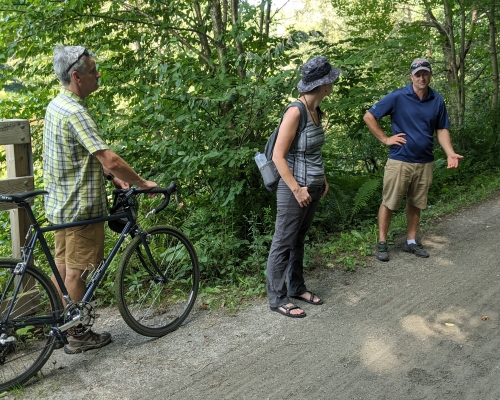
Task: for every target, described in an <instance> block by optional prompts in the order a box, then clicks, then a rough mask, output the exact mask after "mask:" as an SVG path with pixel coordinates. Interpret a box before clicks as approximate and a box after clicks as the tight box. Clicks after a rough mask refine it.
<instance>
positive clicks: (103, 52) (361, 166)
mask: <svg viewBox="0 0 500 400" xmlns="http://www.w3.org/2000/svg"><path fill="white" fill-rule="evenodd" d="M423 3H424V2H420V1H389V0H384V1H375V0H369V1H368V2H367V1H359V0H355V1H352V0H349V1H347V0H332V2H331V4H332V5H333V7H334V10H335V15H339V16H342V19H340V18H339V19H336V20H335V21H325V19H324V18H323V19H322V22H321V24H322V25H321V26H318V29H311V27H310V26H309V25H308V26H307V27H306V28H307V32H305V31H306V29H304V27H302V26H299V23H295V24H294V26H290V27H288V28H289V29H288V33H287V34H286V35H283V36H279V35H278V34H277V33H275V34H273V35H271V36H266V35H265V34H263V33H262V32H264V31H265V29H262V30H261V27H260V26H259V24H260V12H261V8H260V7H258V6H257V7H255V6H252V5H249V4H248V3H247V2H245V1H243V2H240V4H239V15H238V19H237V22H236V23H235V24H232V22H231V18H227V19H223V21H225V22H223V21H221V25H220V26H216V24H214V23H213V19H212V14H211V12H212V10H213V9H212V7H213V6H214V4H217V2H212V1H208V0H205V1H200V2H198V3H197V2H192V1H186V0H180V1H178V2H165V1H164V2H158V1H155V0H145V1H142V2H133V3H127V2H96V1H92V0H67V1H64V2H46V1H42V0H34V1H30V2H24V1H14V0H4V1H3V2H2V4H1V5H0V20H1V21H2V23H1V24H0V45H1V46H2V49H4V51H3V52H0V66H1V69H0V89H2V88H3V89H4V90H3V91H2V93H1V96H0V118H28V119H29V120H30V121H32V136H33V149H34V161H35V171H37V172H36V173H37V180H36V187H37V188H39V187H41V185H42V183H41V180H40V174H41V172H40V171H41V147H42V146H41V139H42V128H43V116H44V113H45V108H46V106H47V104H48V102H49V101H50V100H51V99H52V98H53V97H54V96H55V95H56V94H57V92H58V90H59V83H58V81H57V79H56V77H55V76H54V73H53V71H52V51H53V48H54V46H55V44H56V43H60V42H62V43H65V44H68V45H84V46H87V47H88V48H89V49H90V50H92V51H94V52H95V53H96V60H97V63H98V68H99V71H100V73H101V79H100V83H101V88H100V89H99V91H98V92H96V93H94V94H92V95H91V96H90V97H89V98H88V99H87V103H88V105H89V108H90V110H91V112H92V114H93V115H94V116H95V119H96V121H97V123H98V125H99V127H100V129H101V131H102V134H103V137H104V138H105V139H106V140H107V141H108V143H110V145H111V147H112V148H113V149H114V150H115V151H116V152H117V153H118V154H119V155H121V156H123V157H124V158H125V159H126V160H127V162H128V163H129V164H130V165H131V166H132V167H133V168H134V169H136V170H137V171H138V172H139V173H141V175H143V176H144V177H145V178H149V179H153V180H155V181H157V182H158V183H159V184H160V185H168V184H169V183H170V181H171V180H176V181H177V183H178V185H179V186H180V190H179V196H180V198H181V203H182V204H181V207H180V208H179V209H178V210H176V211H175V212H174V211H172V210H168V211H167V212H165V213H162V214H160V215H158V216H154V217H153V218H152V219H151V220H150V221H144V224H146V225H147V224H150V223H151V224H161V223H166V222H168V223H169V224H172V225H174V226H177V227H179V228H180V229H181V230H182V231H183V232H185V233H186V234H187V236H188V237H189V238H190V239H191V240H192V241H193V242H194V244H195V247H196V249H197V251H198V254H199V257H200V262H201V268H202V275H203V279H204V282H206V283H207V285H212V286H213V287H221V285H223V284H225V283H232V284H234V285H236V286H237V287H238V288H239V289H240V290H241V291H242V292H245V293H246V292H248V293H250V294H251V295H253V294H254V293H253V292H252V291H254V290H255V291H256V293H260V294H262V292H263V290H264V289H263V286H262V285H263V282H264V276H263V273H264V272H263V271H264V268H265V262H266V259H267V251H268V248H269V244H270V241H271V239H272V233H273V229H274V227H273V223H274V215H275V201H274V196H273V195H272V194H270V193H268V192H266V191H265V190H264V188H263V186H262V184H261V179H260V176H259V173H258V171H257V169H256V168H255V165H254V162H253V155H254V153H255V151H256V150H257V149H261V150H262V149H263V147H264V144H265V142H266V140H267V138H268V136H269V134H270V133H271V132H272V130H273V128H274V127H275V125H276V123H277V121H278V119H279V117H280V115H281V111H282V110H283V108H284V107H285V105H286V104H287V103H288V102H289V101H290V100H291V99H293V97H294V96H296V95H297V91H296V89H295V85H296V83H297V81H298V74H299V66H300V65H301V64H302V63H303V62H304V61H305V60H307V59H308V58H310V57H313V56H316V55H319V54H322V55H326V56H327V57H328V58H329V59H330V61H331V62H332V64H333V65H335V66H336V67H340V68H341V69H342V71H343V74H342V75H341V77H340V79H339V81H338V82H337V83H336V84H335V85H334V93H333V94H332V96H330V98H328V99H325V101H324V102H323V103H322V105H321V107H322V109H323V110H324V111H325V118H324V126H325V130H326V134H327V137H326V143H325V146H324V147H323V158H324V161H325V169H326V172H327V177H328V181H329V183H330V186H331V189H330V193H329V195H328V196H327V197H326V198H325V199H324V201H322V202H321V205H320V207H319V209H318V214H317V217H316V220H315V223H314V225H313V227H312V229H311V231H310V235H309V236H310V243H311V245H312V246H313V249H314V246H319V247H320V248H322V247H323V246H324V247H325V248H326V249H327V250H325V251H324V252H318V254H322V257H324V258H320V259H318V257H317V256H316V253H314V251H313V252H308V256H307V261H308V262H309V263H312V264H319V265H324V264H325V263H330V264H331V265H337V264H343V265H344V266H346V267H348V268H347V269H353V268H354V267H355V266H356V265H363V257H364V256H365V255H366V254H369V252H368V250H367V248H368V247H369V245H367V244H366V243H368V242H369V241H375V240H376V238H375V236H376V235H374V233H373V226H374V223H375V221H376V215H377V210H378V206H379V203H380V182H381V179H382V178H381V172H382V169H383V165H384V163H385V160H386V158H387V148H386V147H385V146H383V145H381V144H380V143H379V142H378V141H377V140H376V139H375V138H374V137H373V136H372V135H371V134H370V133H369V131H368V130H367V128H366V126H365V124H364V122H363V120H362V117H363V115H364V113H365V112H366V110H367V109H368V108H369V107H370V106H371V105H373V104H374V103H375V102H376V101H377V100H378V99H380V98H381V97H382V96H384V95H385V94H386V93H388V92H389V91H391V90H393V89H395V88H397V87H401V86H403V85H406V84H407V83H408V82H409V80H408V65H409V63H410V62H411V60H412V59H413V58H416V57H420V56H423V55H425V54H431V55H432V60H433V65H435V69H434V76H433V81H432V86H433V87H434V88H435V89H437V90H438V91H439V92H440V93H442V94H443V95H444V97H445V101H446V102H447V103H449V101H450V99H451V98H452V96H453V93H454V92H453V90H454V88H453V87H452V86H451V85H450V84H449V81H448V76H447V75H446V69H445V67H446V65H445V62H444V60H445V57H444V54H443V50H442V48H443V37H442V35H440V34H439V33H438V32H437V31H436V29H434V28H433V27H432V26H430V25H429V23H428V20H427V17H426V15H425V11H426V7H427V9H429V10H431V11H433V13H434V15H435V16H436V18H437V19H438V20H439V21H442V18H443V10H442V2H441V1H426V2H425V3H426V6H425V7H424V4H423ZM483 3H484V2H482V3H481V2H480V4H479V5H480V6H481V7H483V6H486V3H484V4H483ZM196 4H199V5H200V8H199V9H198V10H197V9H196V8H195V5H196ZM263 4H264V3H262V10H263V9H264V7H263ZM315 4H317V3H314V4H313V3H311V4H309V5H308V7H309V8H308V10H312V9H314V7H315ZM450 4H451V6H452V7H453V10H454V11H455V13H454V14H453V18H455V19H454V22H455V23H456V24H457V25H456V26H457V27H458V26H460V25H459V22H460V21H459V18H460V13H459V12H458V11H460V10H462V9H461V8H460V7H470V4H469V2H462V3H459V2H452V3H450ZM367 10H369V12H367ZM483 11H484V10H483ZM306 14H307V13H306ZM468 15H472V13H470V14H468ZM467 18H470V17H469V16H468V17H467ZM468 21H469V20H468ZM486 21H487V19H486V18H482V19H480V20H479V21H478V23H477V25H476V27H475V29H474V30H473V31H471V32H470V33H469V36H470V39H471V40H472V42H473V43H474V45H473V46H472V47H471V48H470V49H469V53H468V55H467V57H469V59H471V60H473V61H474V62H470V63H469V64H468V65H467V69H466V70H465V73H466V74H468V76H467V92H466V103H465V104H466V106H467V107H466V110H465V121H464V124H463V126H460V127H458V126H453V127H452V133H453V142H454V145H455V149H456V150H457V152H459V153H461V154H463V155H465V159H464V161H463V163H461V166H460V168H459V169H458V170H453V171H450V170H448V169H447V168H446V164H444V163H445V161H444V159H445V156H444V153H443V151H442V149H440V147H439V146H438V145H436V159H437V162H436V171H435V175H434V184H433V186H432V188H431V192H430V206H431V210H429V211H432V212H429V213H430V214H432V213H434V210H435V208H432V207H437V205H438V204H439V203H440V202H444V201H445V200H444V199H446V201H449V200H450V199H452V198H453V195H454V194H455V193H456V191H457V190H458V191H459V192H460V193H463V192H461V188H464V187H466V186H467V184H469V183H470V182H471V181H474V179H476V177H478V176H481V174H482V173H483V172H484V171H485V170H488V169H491V168H493V169H495V168H498V166H499V165H498V157H497V154H498V146H499V136H498V129H496V128H497V126H498V123H499V121H498V118H499V117H498V115H500V114H499V113H498V110H497V109H492V108H491V103H492V99H491V93H493V89H494V86H493V79H492V74H493V70H492V66H491V65H490V54H489V53H488V52H487V49H488V38H489V36H488V26H487V22H486ZM333 23H335V24H337V25H338V30H337V31H336V32H335V33H336V34H337V37H339V36H340V34H341V35H342V38H341V39H340V40H338V39H335V38H336V37H335V36H333V34H332V32H326V31H325V29H326V28H325V27H328V29H333V28H330V27H331V26H332V25H330V24H333ZM468 26H470V24H469V25H468ZM321 27H323V28H322V29H323V32H321V31H320V30H321V29H319V28H321ZM219 28H220V29H219ZM270 28H271V29H270V31H271V32H278V24H276V21H273V25H272V26H271V27H270ZM455 34H456V35H457V38H458V37H459V36H460V34H461V33H460V32H459V31H458V29H456V32H455ZM332 40H334V42H332ZM459 42H460V41H457V43H459ZM239 45H241V47H242V49H243V51H241V48H240V47H239ZM381 126H382V129H383V130H384V132H386V133H387V134H389V133H390V132H391V127H390V119H389V118H385V119H383V120H382V121H381ZM1 159H2V158H1V156H0V161H1ZM483 185H485V183H484V182H483ZM486 186H487V185H485V188H486ZM457 188H458V189H457ZM485 191H487V188H486V189H485ZM462 195H463V196H466V194H462ZM443 204H444V203H443ZM145 205H148V201H147V200H145ZM37 207H38V208H37V210H38V211H37V213H38V214H37V215H40V216H41V215H42V214H43V213H42V210H41V205H37ZM424 215H425V213H424ZM6 216H8V213H2V215H1V216H0V224H2V227H3V228H4V230H3V232H4V233H3V234H2V235H0V246H4V245H5V247H6V248H8V247H9V246H7V243H8V241H9V236H8V235H9V233H8V229H7V227H8V217H6ZM396 225H397V218H396ZM394 229H395V230H397V229H399V228H398V227H397V226H395V227H394ZM355 232H357V233H355ZM363 232H367V233H363ZM358 233H359V235H361V237H358V236H359V235H358ZM357 235H358V236H357ZM109 240H111V241H112V236H111V239H109ZM107 244H108V246H109V245H110V242H107ZM3 250H4V249H3V248H2V254H6V253H9V254H10V249H8V251H7V249H6V251H5V252H4V251H3ZM351 252H352V254H351ZM113 279H114V274H113V270H112V269H111V271H110V273H109V275H108V276H107V277H106V281H105V285H104V286H103V287H102V292H101V293H100V294H101V296H104V297H106V296H107V293H108V289H109V288H108V286H111V285H112V280H113ZM205 290H206V296H208V297H210V298H213V299H216V300H213V301H214V302H220V303H224V304H230V303H233V302H234V300H231V298H232V297H231V296H232V295H231V294H227V293H226V292H225V291H224V289H221V292H220V293H209V289H208V286H207V287H206V289H205ZM225 296H227V297H225ZM207 302H208V300H207Z"/></svg>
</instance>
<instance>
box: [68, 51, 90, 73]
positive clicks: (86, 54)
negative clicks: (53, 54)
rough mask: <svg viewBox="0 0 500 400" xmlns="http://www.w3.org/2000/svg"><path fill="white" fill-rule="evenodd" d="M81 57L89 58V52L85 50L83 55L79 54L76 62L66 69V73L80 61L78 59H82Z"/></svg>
mask: <svg viewBox="0 0 500 400" xmlns="http://www.w3.org/2000/svg"><path fill="white" fill-rule="evenodd" d="M83 56H87V57H90V53H89V51H88V50H87V49H85V50H83V53H82V54H80V55H79V56H78V58H77V59H76V61H75V62H74V63H73V64H71V65H70V66H69V67H68V69H67V70H66V72H69V70H70V69H71V68H73V65H75V64H76V63H77V62H78V60H80V58H82V57H83Z"/></svg>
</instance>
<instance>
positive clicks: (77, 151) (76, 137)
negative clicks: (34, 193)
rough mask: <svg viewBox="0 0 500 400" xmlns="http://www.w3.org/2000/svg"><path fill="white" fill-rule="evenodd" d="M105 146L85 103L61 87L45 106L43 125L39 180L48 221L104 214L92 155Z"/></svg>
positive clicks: (97, 164) (101, 187)
mask: <svg viewBox="0 0 500 400" xmlns="http://www.w3.org/2000/svg"><path fill="white" fill-rule="evenodd" d="M106 149H109V147H108V145H107V144H106V142H105V141H104V140H103V139H102V138H101V136H100V135H99V131H98V129H97V124H96V123H95V121H94V119H93V118H92V116H91V115H90V114H89V111H88V109H87V106H86V104H85V102H84V101H83V100H82V99H81V98H80V97H79V96H77V95H76V94H75V93H73V92H71V91H69V90H67V89H64V88H63V89H61V92H60V93H59V95H57V97H56V98H54V99H53V100H52V101H51V102H50V104H49V106H48V107H47V112H46V114H45V121H44V127H43V183H44V186H45V190H47V191H48V192H49V194H48V195H47V196H45V214H46V217H47V219H48V220H49V221H50V222H51V223H53V224H62V223H67V222H73V221H78V220H82V219H92V218H98V217H102V216H104V215H106V214H107V212H108V211H107V203H106V188H105V186H106V183H105V180H104V176H103V168H102V165H101V163H100V162H99V160H98V159H97V158H96V157H94V156H93V154H94V153H95V152H96V151H98V150H106Z"/></svg>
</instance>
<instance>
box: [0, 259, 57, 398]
mask: <svg viewBox="0 0 500 400" xmlns="http://www.w3.org/2000/svg"><path fill="white" fill-rule="evenodd" d="M18 262H19V261H18V260H14V259H0V293H2V298H1V299H0V301H1V303H0V392H3V391H5V390H9V389H11V388H13V387H16V386H20V385H22V384H24V383H26V382H28V381H29V380H30V379H31V378H32V377H33V376H35V375H36V373H37V372H38V371H39V370H40V368H42V367H43V365H44V364H45V363H46V362H47V360H48V358H49V357H50V355H51V354H52V351H53V350H54V345H55V343H56V339H55V337H53V336H50V335H49V331H50V328H52V327H53V326H57V325H58V322H59V319H58V318H59V316H60V315H61V313H62V309H63V307H62V304H61V299H60V297H59V294H58V293H57V290H56V288H55V287H54V284H53V283H52V282H51V280H50V279H49V277H48V276H47V275H45V273H43V272H42V271H41V270H40V269H37V268H36V267H34V266H33V265H29V266H28V267H27V269H26V273H25V275H24V279H23V282H22V283H21V286H20V289H19V292H18V294H17V295H16V296H15V297H13V296H14V291H15V288H16V287H17V286H18V283H19V276H17V275H14V274H13V273H12V271H13V270H14V268H15V267H16V265H17V263H18ZM11 306H12V311H11V312H10V314H9V315H7V314H8V310H9V309H10V307H11Z"/></svg>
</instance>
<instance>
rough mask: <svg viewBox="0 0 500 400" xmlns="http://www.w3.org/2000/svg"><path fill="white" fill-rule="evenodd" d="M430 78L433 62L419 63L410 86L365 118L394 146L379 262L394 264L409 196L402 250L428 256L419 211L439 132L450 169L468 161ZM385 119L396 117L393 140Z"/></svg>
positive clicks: (415, 64)
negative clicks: (398, 217)
mask: <svg viewBox="0 0 500 400" xmlns="http://www.w3.org/2000/svg"><path fill="white" fill-rule="evenodd" d="M431 77H432V68H431V64H430V63H429V61H428V60H426V59H425V58H418V59H416V60H414V61H413V62H412V64H411V66H410V79H411V83H410V84H409V85H408V86H406V87H404V88H401V89H397V90H395V91H393V92H391V93H389V94H388V95H387V96H385V97H384V98H383V99H381V100H380V101H379V102H378V103H376V104H375V105H373V106H372V107H371V108H370V109H369V110H368V111H367V112H366V114H365V116H364V117H363V120H364V121H365V123H366V125H367V126H368V129H369V130H370V132H371V133H372V134H373V135H374V136H375V137H376V138H377V139H378V140H380V141H381V142H382V143H384V144H385V145H387V146H389V148H390V154H389V159H388V160H387V164H386V166H385V171H384V187H383V191H382V198H383V199H382V204H381V205H380V209H379V212H378V225H379V242H378V246H377V258H378V259H379V260H380V261H389V254H388V247H387V241H386V240H387V233H388V231H389V225H390V223H391V218H392V213H393V211H395V210H397V209H398V208H399V207H400V206H401V202H402V200H403V198H404V197H405V196H406V219H407V234H406V239H407V242H406V244H405V245H404V247H403V250H404V251H406V252H408V253H413V254H415V255H416V256H417V257H429V253H428V252H427V251H426V250H425V249H424V248H423V247H422V244H421V243H420V242H417V229H418V224H419V221H420V212H421V210H423V209H425V208H426V207H427V194H428V192H429V187H430V185H431V182H432V171H433V168H434V154H433V144H434V132H436V136H437V139H438V141H439V144H440V145H441V147H442V148H443V150H444V151H445V153H446V155H447V157H448V168H457V167H458V160H459V159H460V158H463V157H462V156H461V155H459V154H456V153H455V151H454V150H453V146H452V144H451V137H450V132H449V131H448V127H449V126H450V121H449V119H448V113H447V111H446V106H445V104H444V100H443V98H442V97H441V95H440V94H439V93H437V92H436V91H434V90H432V89H431V88H430V87H429V83H430V80H431ZM386 115H390V116H391V125H392V135H391V136H387V135H386V134H385V133H384V132H383V131H382V129H381V127H380V124H379V123H378V120H379V119H380V118H382V117H384V116H386Z"/></svg>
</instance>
